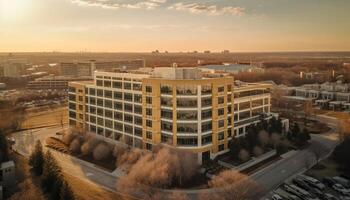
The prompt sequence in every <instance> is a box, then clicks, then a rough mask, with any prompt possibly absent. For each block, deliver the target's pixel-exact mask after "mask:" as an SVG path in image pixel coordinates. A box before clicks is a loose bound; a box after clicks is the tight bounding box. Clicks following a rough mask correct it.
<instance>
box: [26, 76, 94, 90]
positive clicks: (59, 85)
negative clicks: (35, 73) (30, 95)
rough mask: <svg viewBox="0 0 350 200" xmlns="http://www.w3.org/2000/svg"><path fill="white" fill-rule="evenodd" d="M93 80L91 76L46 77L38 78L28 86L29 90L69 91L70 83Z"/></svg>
mask: <svg viewBox="0 0 350 200" xmlns="http://www.w3.org/2000/svg"><path fill="white" fill-rule="evenodd" d="M88 80H92V78H91V77H90V76H85V77H84V76H81V77H67V76H46V77H42V78H37V79H35V81H30V82H29V83H28V84H27V89H29V90H68V82H72V81H88Z"/></svg>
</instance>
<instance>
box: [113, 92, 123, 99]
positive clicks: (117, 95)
mask: <svg viewBox="0 0 350 200" xmlns="http://www.w3.org/2000/svg"><path fill="white" fill-rule="evenodd" d="M114 99H120V100H122V99H123V93H121V92H114Z"/></svg>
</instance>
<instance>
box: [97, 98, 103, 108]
mask: <svg viewBox="0 0 350 200" xmlns="http://www.w3.org/2000/svg"><path fill="white" fill-rule="evenodd" d="M97 106H100V107H103V99H97Z"/></svg>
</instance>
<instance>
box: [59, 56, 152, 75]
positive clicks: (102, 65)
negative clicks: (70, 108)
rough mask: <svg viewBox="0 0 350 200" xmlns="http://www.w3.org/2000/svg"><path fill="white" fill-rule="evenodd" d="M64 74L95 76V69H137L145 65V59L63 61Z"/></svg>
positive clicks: (62, 73)
mask: <svg viewBox="0 0 350 200" xmlns="http://www.w3.org/2000/svg"><path fill="white" fill-rule="evenodd" d="M59 65H60V74H61V75H62V76H93V72H94V71H95V70H103V71H113V70H115V69H128V70H135V69H138V68H142V67H145V60H142V59H136V60H115V61H95V60H91V61H79V62H61V63H60V64H59Z"/></svg>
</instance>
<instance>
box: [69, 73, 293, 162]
mask: <svg viewBox="0 0 350 200" xmlns="http://www.w3.org/2000/svg"><path fill="white" fill-rule="evenodd" d="M270 87H271V86H270V85H269V84H248V83H242V82H235V81H234V78H233V77H232V76H225V74H219V73H214V74H211V73H210V74H205V73H203V72H202V71H201V70H199V69H198V68H170V67H164V68H155V69H154V70H153V72H151V73H143V74H142V73H135V72H133V73H112V72H96V73H95V78H94V81H91V82H71V83H69V124H70V125H71V126H74V127H76V128H78V129H81V130H86V131H89V132H91V133H94V134H96V136H97V137H100V138H102V139H104V140H106V141H110V142H123V143H126V144H128V145H130V146H133V147H137V148H144V149H149V150H151V149H153V148H154V147H155V146H156V145H157V144H160V143H163V144H166V145H171V146H174V147H176V148H179V149H186V150H190V151H192V152H195V153H197V155H198V162H199V163H201V162H202V161H204V160H207V159H209V158H211V159H213V158H215V157H216V156H217V155H220V154H222V153H225V152H228V151H229V146H228V144H229V141H230V140H231V139H233V138H236V137H240V136H243V135H245V134H246V133H247V127H248V126H249V125H251V124H257V123H258V122H260V121H261V120H262V119H271V118H272V117H273V116H276V117H278V115H276V114H273V113H271V109H270V108H271V94H270ZM284 124H288V120H287V121H284ZM285 127H288V125H286V126H285Z"/></svg>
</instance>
